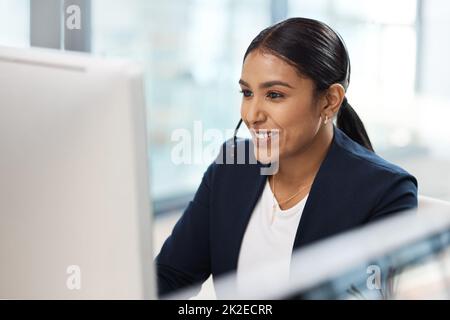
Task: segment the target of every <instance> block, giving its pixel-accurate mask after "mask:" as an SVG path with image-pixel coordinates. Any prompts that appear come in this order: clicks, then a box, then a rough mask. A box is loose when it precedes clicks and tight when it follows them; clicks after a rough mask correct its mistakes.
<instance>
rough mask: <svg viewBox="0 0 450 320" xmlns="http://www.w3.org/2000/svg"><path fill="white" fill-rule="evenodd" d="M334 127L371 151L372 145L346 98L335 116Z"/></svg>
mask: <svg viewBox="0 0 450 320" xmlns="http://www.w3.org/2000/svg"><path fill="white" fill-rule="evenodd" d="M336 125H337V127H338V128H339V129H341V130H342V131H343V132H344V133H345V134H346V135H347V136H349V137H350V138H351V139H352V140H353V141H356V142H357V143H359V144H360V145H362V146H363V147H365V148H366V149H369V150H370V151H373V152H375V151H374V150H373V147H372V143H371V142H370V139H369V136H368V135H367V132H366V128H365V127H364V124H363V123H362V121H361V119H360V118H359V116H358V114H357V113H356V111H355V110H353V108H352V106H351V105H350V103H348V101H347V97H344V101H343V102H342V105H341V108H340V109H339V112H338V114H337V120H336Z"/></svg>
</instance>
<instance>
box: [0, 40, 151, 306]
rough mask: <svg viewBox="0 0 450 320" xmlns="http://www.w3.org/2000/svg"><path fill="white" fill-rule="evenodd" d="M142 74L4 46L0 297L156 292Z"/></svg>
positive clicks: (0, 53) (83, 57)
mask: <svg viewBox="0 0 450 320" xmlns="http://www.w3.org/2000/svg"><path fill="white" fill-rule="evenodd" d="M145 123H146V117H145V103H144V94H143V80H142V73H141V71H140V69H139V68H138V67H136V66H135V65H133V64H130V63H128V62H125V61H119V60H114V61H113V60H104V59H100V58H94V57H91V56H89V55H87V54H80V53H67V52H61V51H51V50H45V49H14V48H6V47H0V299H135V298H136V299H141V298H154V297H156V290H155V279H154V273H153V272H154V267H153V252H152V249H153V248H152V234H151V216H152V210H151V203H150V193H149V183H148V181H149V174H148V167H147V164H148V161H147V158H148V154H147V141H146V135H147V133H146V132H147V130H146V125H145Z"/></svg>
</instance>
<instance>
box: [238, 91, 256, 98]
mask: <svg viewBox="0 0 450 320" xmlns="http://www.w3.org/2000/svg"><path fill="white" fill-rule="evenodd" d="M240 93H242V95H243V96H244V97H246V98H248V97H251V96H252V94H253V93H252V92H251V91H250V90H247V89H242V90H241V91H240Z"/></svg>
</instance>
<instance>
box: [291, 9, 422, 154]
mask: <svg viewBox="0 0 450 320" xmlns="http://www.w3.org/2000/svg"><path fill="white" fill-rule="evenodd" d="M387 8H389V9H387ZM289 16H306V17H310V18H316V19H319V20H322V21H324V22H326V23H328V24H329V25H331V26H332V27H333V28H335V29H336V30H337V31H338V32H339V33H340V34H341V35H342V37H343V38H344V40H345V42H346V45H347V47H348V50H349V54H350V58H351V63H352V74H351V81H350V83H351V84H350V87H349V91H348V93H347V96H348V98H349V102H350V104H352V106H354V109H355V110H356V111H357V112H358V114H359V115H360V116H361V118H362V119H363V121H364V123H365V124H366V127H367V128H368V130H369V131H370V132H369V133H372V135H371V138H372V140H373V141H372V142H373V143H374V145H375V148H376V149H377V151H384V150H386V151H387V150H388V149H391V148H398V147H404V146H406V145H408V144H410V143H414V141H412V139H414V134H413V129H412V127H414V125H415V122H416V119H415V114H414V113H411V112H407V110H409V108H410V106H411V103H412V100H413V98H414V95H415V81H416V78H415V76H416V51H417V48H416V45H417V43H416V41H417V37H416V16H417V12H416V1H409V0H402V1H395V2H392V1H387V0H383V1H357V0H321V1H312V0H305V1H295V0H291V1H290V2H289ZM386 129H388V130H386Z"/></svg>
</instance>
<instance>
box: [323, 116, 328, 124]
mask: <svg viewBox="0 0 450 320" xmlns="http://www.w3.org/2000/svg"><path fill="white" fill-rule="evenodd" d="M327 123H328V116H325V121H324V122H323V124H324V125H325V126H326V125H327Z"/></svg>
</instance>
